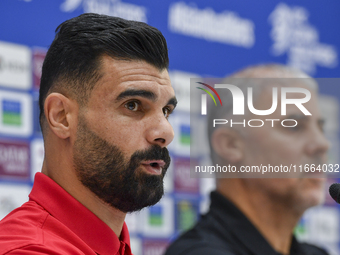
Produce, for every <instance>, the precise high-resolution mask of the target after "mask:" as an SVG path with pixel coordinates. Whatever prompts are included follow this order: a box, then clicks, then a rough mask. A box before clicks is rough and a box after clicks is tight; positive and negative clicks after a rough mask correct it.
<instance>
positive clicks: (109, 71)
mask: <svg viewBox="0 0 340 255" xmlns="http://www.w3.org/2000/svg"><path fill="white" fill-rule="evenodd" d="M100 73H101V79H100V80H99V81H98V83H97V85H98V86H97V89H98V90H104V91H105V93H110V94H112V93H114V94H119V93H121V92H122V91H124V90H126V89H148V90H153V91H154V93H157V94H158V93H171V94H172V96H173V95H174V92H173V89H172V87H171V82H170V77H169V74H168V71H167V70H166V69H163V70H159V69H157V68H156V67H154V66H153V65H151V64H149V63H147V62H145V61H142V60H116V59H113V58H111V57H108V56H104V57H103V58H102V61H101V67H100Z"/></svg>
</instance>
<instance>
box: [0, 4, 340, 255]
mask: <svg viewBox="0 0 340 255" xmlns="http://www.w3.org/2000/svg"><path fill="white" fill-rule="evenodd" d="M84 12H97V13H103V14H108V15H114V16H120V17H123V18H127V19H133V20H139V21H144V22H147V23H148V24H150V25H152V26H155V27H157V28H158V29H160V30H161V31H162V33H163V34H164V36H165V38H166V39H167V42H168V47H169V57H170V75H171V79H172V84H173V86H174V88H175V90H176V94H177V97H178V99H179V105H178V110H177V112H176V113H175V114H174V115H173V116H172V117H171V118H170V122H171V123H172V124H173V127H174V130H175V134H176V137H175V139H174V141H173V143H172V144H171V146H170V147H169V150H170V152H171V155H172V163H171V167H170V169H169V170H168V175H167V176H166V180H165V186H166V190H167V192H166V195H165V196H164V198H163V199H162V200H161V201H160V202H159V203H158V204H157V205H155V206H153V207H150V208H147V209H144V210H142V211H141V212H139V213H134V214H130V215H128V216H127V224H128V226H129V230H130V233H131V242H132V246H133V252H134V254H135V255H142V254H143V255H158V254H162V253H163V252H164V249H165V247H166V246H167V245H168V243H169V242H170V241H171V240H172V239H173V238H175V237H176V236H177V235H178V234H179V233H181V232H182V231H184V230H186V229H188V228H190V227H191V226H192V225H193V224H194V222H195V221H196V220H197V219H198V218H199V214H200V213H201V212H204V211H206V210H207V208H208V205H209V201H208V193H209V191H210V190H212V189H213V188H214V181H213V179H193V178H190V170H189V168H190V121H189V120H190V114H189V105H190V104H189V92H190V90H189V87H190V78H194V77H224V76H226V75H228V74H230V73H232V72H234V71H236V70H238V69H240V68H243V67H245V66H248V65H251V64H258V63H268V62H277V63H283V64H287V65H290V66H294V67H297V68H299V69H301V70H303V71H305V72H307V73H308V74H310V75H311V76H313V77H325V78H338V77H339V71H340V68H339V50H340V33H339V31H340V15H339V14H340V2H339V1H337V0H324V1H308V0H300V1H293V0H282V1H280V0H257V1H250V0H249V1H246V0H229V1H217V0H210V1H204V0H192V1H187V0H163V1H158V0H139V1H137V0H123V1H120V0H52V1H45V0H1V2H0V218H2V217H4V216H5V215H6V214H7V213H8V212H9V211H11V210H12V209H14V208H15V207H17V206H20V205H21V204H22V203H24V202H25V201H26V200H27V195H28V194H29V192H30V189H31V187H32V183H33V177H34V174H35V173H36V172H37V171H40V169H41V164H42V160H43V156H44V150H43V140H42V135H41V131H40V128H39V123H38V115H39V109H38V104H37V100H38V91H39V83H40V75H41V65H42V62H43V60H44V57H45V54H46V51H47V48H48V46H49V44H50V43H51V42H52V40H53V38H54V30H55V28H56V27H57V26H58V25H59V24H60V23H61V22H63V21H64V20H66V19H69V18H72V17H74V16H77V15H79V14H81V13H84ZM320 91H321V93H322V94H323V104H322V105H323V108H324V112H325V118H326V119H327V121H328V123H329V124H327V125H328V126H327V128H326V135H327V137H328V138H329V139H331V140H332V141H333V143H332V148H331V150H330V159H331V160H332V162H336V163H339V149H338V147H339V146H338V143H339V127H338V126H339V121H338V108H339V107H338V104H339V102H338V98H340V87H337V86H328V87H321V88H320ZM335 181H337V179H336V178H335V179H331V180H329V183H332V182H335ZM66 209H67V208H66ZM339 213H340V211H339V208H338V206H336V205H335V204H334V202H333V201H331V200H330V198H329V196H327V198H326V202H325V204H324V205H322V206H320V207H318V208H314V209H311V210H309V211H308V212H307V213H306V215H305V216H304V217H303V219H302V220H301V222H300V224H299V226H298V227H297V228H296V233H297V234H298V236H299V237H300V239H303V240H308V241H311V242H313V243H318V244H320V245H322V246H324V247H326V248H327V249H328V250H329V251H330V252H331V254H334V255H335V254H340V246H339V240H340V237H339V235H340V229H339V226H340V222H339V216H340V215H339Z"/></svg>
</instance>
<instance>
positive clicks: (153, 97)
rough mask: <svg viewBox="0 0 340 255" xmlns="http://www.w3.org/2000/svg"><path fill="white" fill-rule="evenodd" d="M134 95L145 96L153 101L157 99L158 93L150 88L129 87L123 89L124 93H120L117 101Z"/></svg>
mask: <svg viewBox="0 0 340 255" xmlns="http://www.w3.org/2000/svg"><path fill="white" fill-rule="evenodd" d="M134 96H139V97H144V98H147V99H149V100H151V101H153V102H154V101H156V99H157V95H156V94H155V93H153V92H151V91H148V90H136V89H128V90H125V91H123V92H122V93H120V94H119V95H118V96H117V98H116V101H120V100H122V99H125V98H127V97H134Z"/></svg>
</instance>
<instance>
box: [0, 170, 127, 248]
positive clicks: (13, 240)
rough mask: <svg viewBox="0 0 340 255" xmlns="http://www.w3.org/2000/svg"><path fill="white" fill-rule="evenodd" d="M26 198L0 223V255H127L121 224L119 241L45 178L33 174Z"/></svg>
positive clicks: (106, 227) (125, 234) (73, 199)
mask: <svg viewBox="0 0 340 255" xmlns="http://www.w3.org/2000/svg"><path fill="white" fill-rule="evenodd" d="M29 198H30V199H29V201H28V202H27V203H25V204H23V205H22V206H21V207H19V208H17V209H15V210H14V211H12V212H11V213H10V214H8V215H7V216H6V217H5V218H4V219H3V220H2V221H1V222H0V254H23V255H26V254H27V255H28V254H30V255H36V254H63V255H64V254H65V255H66V254H72V255H73V254H74V255H76V254H100V255H106V254H110V255H112V254H124V255H131V250H130V238H129V232H128V229H127V227H126V225H125V223H124V226H123V229H122V232H121V235H120V240H119V239H118V237H117V236H116V234H115V233H114V232H113V231H112V230H111V229H110V228H109V227H108V226H107V225H106V224H105V223H104V222H103V221H101V220H100V219H99V218H98V217H97V216H96V215H94V214H93V213H92V212H91V211H90V210H88V209H87V208H86V207H85V206H83V205H82V204H81V203H79V202H78V201H77V200H76V199H75V198H73V197H72V196H71V195H70V194H68V193H67V192H66V191H65V190H64V189H63V188H61V187H60V186H59V185H58V184H57V183H55V182H54V181H53V180H52V179H50V178H49V177H47V176H46V175H44V174H42V173H37V174H36V176H35V181H34V185H33V189H32V192H31V194H30V195H29Z"/></svg>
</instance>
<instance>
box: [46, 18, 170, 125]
mask: <svg viewBox="0 0 340 255" xmlns="http://www.w3.org/2000/svg"><path fill="white" fill-rule="evenodd" d="M105 55H107V56H110V57H112V58H113V59H117V60H143V61H145V62H147V63H149V64H151V65H152V66H154V67H156V68H157V69H159V70H160V71H161V70H163V69H168V66H169V58H168V49H167V44H166V40H165V38H164V37H163V35H162V33H161V32H160V31H159V30H158V29H156V28H154V27H151V26H149V25H148V24H145V23H143V22H137V21H130V20H125V19H121V18H117V17H112V16H107V15H99V14H94V13H86V14H82V15H80V16H78V17H75V18H72V19H69V20H67V21H65V22H63V23H62V24H60V25H59V26H58V27H57V29H56V35H55V38H54V40H53V42H52V44H51V46H50V48H49V50H48V52H47V54H46V57H45V60H44V64H43V67H42V76H41V82H40V91H39V107H40V125H41V128H42V129H43V119H44V102H45V99H46V97H47V95H48V94H49V93H51V92H60V93H63V94H66V95H67V96H71V97H72V96H73V97H75V99H76V100H77V101H78V103H80V104H83V103H84V102H86V100H87V98H88V96H89V95H90V92H91V91H92V89H93V87H94V85H95V84H96V82H97V81H98V80H99V78H100V77H101V74H100V72H99V71H100V70H99V69H100V64H101V63H100V60H101V58H102V57H103V56H105Z"/></svg>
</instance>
